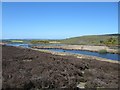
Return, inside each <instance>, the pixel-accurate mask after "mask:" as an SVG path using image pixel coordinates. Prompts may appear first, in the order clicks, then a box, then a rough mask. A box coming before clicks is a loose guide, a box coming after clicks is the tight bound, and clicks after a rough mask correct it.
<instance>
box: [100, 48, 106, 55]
mask: <svg viewBox="0 0 120 90" xmlns="http://www.w3.org/2000/svg"><path fill="white" fill-rule="evenodd" d="M99 53H100V54H105V53H107V50H105V49H102V50H99Z"/></svg>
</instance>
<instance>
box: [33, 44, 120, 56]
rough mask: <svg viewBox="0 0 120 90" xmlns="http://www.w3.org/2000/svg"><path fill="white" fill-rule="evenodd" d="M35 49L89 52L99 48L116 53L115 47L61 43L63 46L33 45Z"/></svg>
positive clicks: (96, 50)
mask: <svg viewBox="0 0 120 90" xmlns="http://www.w3.org/2000/svg"><path fill="white" fill-rule="evenodd" d="M32 48H37V49H53V48H54V49H66V50H85V51H91V52H99V51H100V50H107V52H108V53H116V54H118V53H119V52H118V50H117V49H111V48H109V47H107V46H88V45H63V46H33V47H32Z"/></svg>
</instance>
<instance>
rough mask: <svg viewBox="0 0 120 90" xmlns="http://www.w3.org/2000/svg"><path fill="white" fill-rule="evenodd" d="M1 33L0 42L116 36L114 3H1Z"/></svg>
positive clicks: (116, 17) (116, 26) (116, 22)
mask: <svg viewBox="0 0 120 90" xmlns="http://www.w3.org/2000/svg"><path fill="white" fill-rule="evenodd" d="M2 31H3V35H2V36H3V39H63V38H69V37H76V36H83V35H96V34H110V33H118V3H117V2H79V3H74V2H71V3H70V2H66V3H65V2H63V3H62V2H61V3H60V2H57V3H53V2H49V3H48V2H47V3H46V2H45V3H43V2H37V3H35V2H31V3H30V2H16V3H15V2H14V3H13V2H12V3H10V2H9V3H3V4H2Z"/></svg>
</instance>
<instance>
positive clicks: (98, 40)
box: [3, 34, 120, 46]
mask: <svg viewBox="0 0 120 90" xmlns="http://www.w3.org/2000/svg"><path fill="white" fill-rule="evenodd" d="M119 36H120V34H107V35H88V36H80V37H73V38H67V39H62V40H49V39H48V40H39V39H29V40H27V39H17V40H11V39H10V40H3V43H4V42H5V43H28V44H49V43H60V44H71V45H105V46H118V45H120V43H119V42H120V41H119V39H118V37H119Z"/></svg>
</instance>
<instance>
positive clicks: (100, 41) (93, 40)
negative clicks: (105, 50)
mask: <svg viewBox="0 0 120 90" xmlns="http://www.w3.org/2000/svg"><path fill="white" fill-rule="evenodd" d="M118 36H120V34H105V35H88V36H80V37H72V38H67V39H63V40H61V43H65V44H81V45H86V44H87V45H104V44H105V45H106V44H107V45H118Z"/></svg>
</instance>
